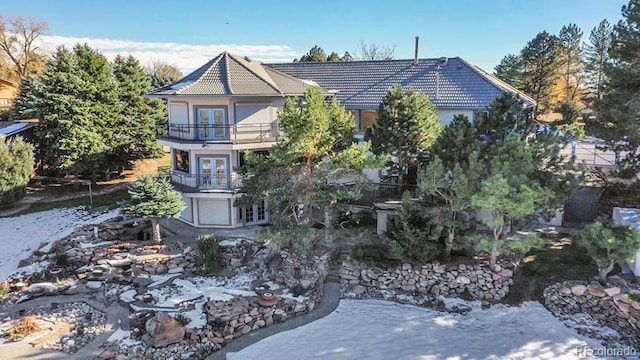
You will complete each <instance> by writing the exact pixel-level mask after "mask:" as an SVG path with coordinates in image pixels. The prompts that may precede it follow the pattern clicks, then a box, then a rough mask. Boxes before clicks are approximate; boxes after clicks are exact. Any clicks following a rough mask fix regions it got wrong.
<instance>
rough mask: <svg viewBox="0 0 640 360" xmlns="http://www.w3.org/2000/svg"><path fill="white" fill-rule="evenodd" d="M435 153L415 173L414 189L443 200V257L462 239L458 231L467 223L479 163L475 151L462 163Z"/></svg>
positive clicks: (458, 246)
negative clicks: (443, 158)
mask: <svg viewBox="0 0 640 360" xmlns="http://www.w3.org/2000/svg"><path fill="white" fill-rule="evenodd" d="M449 166H451V168H449V167H447V166H445V164H444V162H443V161H442V160H441V159H440V158H439V157H436V158H435V159H433V161H431V162H430V163H429V165H427V167H426V168H424V169H423V170H422V171H420V173H419V174H418V189H419V190H420V194H421V195H423V196H424V195H432V196H436V197H437V198H439V199H441V200H442V201H444V204H445V207H444V210H445V216H444V218H443V219H440V223H441V224H442V226H443V227H445V228H446V233H447V236H446V238H445V240H444V245H445V246H444V257H445V258H448V257H449V256H450V255H451V250H452V249H454V248H462V247H465V246H466V243H465V242H464V241H463V239H462V236H461V235H462V233H463V232H464V230H466V229H467V227H468V224H469V223H468V216H467V214H465V212H467V211H468V210H470V209H471V196H472V195H473V194H474V193H475V192H477V187H478V186H479V183H478V181H479V176H480V167H481V166H480V163H479V162H478V153H477V152H473V153H471V154H470V156H469V157H468V158H467V159H466V161H465V162H464V163H455V164H453V163H452V164H450V165H449Z"/></svg>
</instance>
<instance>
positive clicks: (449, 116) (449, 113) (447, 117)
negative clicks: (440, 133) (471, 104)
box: [438, 110, 474, 125]
mask: <svg viewBox="0 0 640 360" xmlns="http://www.w3.org/2000/svg"><path fill="white" fill-rule="evenodd" d="M473 112H474V111H473V110H438V116H439V117H440V121H441V122H442V125H448V124H449V123H450V122H451V121H452V120H453V117H454V116H456V115H466V116H467V117H468V118H469V121H473Z"/></svg>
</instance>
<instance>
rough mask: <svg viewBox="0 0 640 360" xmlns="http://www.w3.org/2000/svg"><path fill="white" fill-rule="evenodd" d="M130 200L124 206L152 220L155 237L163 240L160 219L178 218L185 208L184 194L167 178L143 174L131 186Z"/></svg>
mask: <svg viewBox="0 0 640 360" xmlns="http://www.w3.org/2000/svg"><path fill="white" fill-rule="evenodd" d="M129 196H130V200H129V203H128V204H127V206H126V207H125V208H124V211H125V213H127V214H128V215H130V216H135V217H143V218H148V219H150V220H151V227H152V229H153V239H154V240H155V241H157V242H160V241H162V235H161V234H160V219H170V218H177V217H179V216H180V213H182V211H183V210H184V209H185V205H184V202H183V201H182V195H180V194H179V193H178V192H176V191H174V190H173V185H171V183H170V182H169V180H167V179H162V178H154V177H151V176H143V177H141V178H140V179H138V180H136V181H134V182H133V183H131V185H130V186H129Z"/></svg>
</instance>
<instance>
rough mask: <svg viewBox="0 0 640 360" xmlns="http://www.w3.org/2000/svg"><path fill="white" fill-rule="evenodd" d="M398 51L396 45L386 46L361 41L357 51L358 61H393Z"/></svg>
mask: <svg viewBox="0 0 640 360" xmlns="http://www.w3.org/2000/svg"><path fill="white" fill-rule="evenodd" d="M395 51H396V45H395V44H394V45H393V46H386V45H384V44H378V43H371V44H367V43H366V42H364V41H363V40H361V41H360V44H359V45H358V48H357V49H356V59H358V60H391V59H393V54H394V53H395Z"/></svg>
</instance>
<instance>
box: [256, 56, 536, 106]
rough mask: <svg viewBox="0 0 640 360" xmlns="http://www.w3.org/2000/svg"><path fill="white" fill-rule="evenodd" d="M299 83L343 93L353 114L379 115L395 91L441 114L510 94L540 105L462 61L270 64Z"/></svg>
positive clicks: (344, 104) (445, 59)
mask: <svg viewBox="0 0 640 360" xmlns="http://www.w3.org/2000/svg"><path fill="white" fill-rule="evenodd" d="M266 65H267V66H270V67H272V68H273V69H276V70H279V71H282V72H284V73H287V74H289V75H291V76H294V77H296V78H298V79H304V80H312V81H314V82H316V83H318V84H319V85H320V86H322V87H323V88H324V89H326V90H327V91H333V90H337V95H336V96H337V98H338V100H340V103H341V104H342V105H343V106H345V107H346V108H349V109H377V108H378V105H379V104H380V102H381V101H382V99H383V98H384V96H385V95H386V94H387V91H388V90H389V88H391V87H393V86H396V85H401V86H404V87H409V86H411V87H413V88H414V89H416V90H418V91H420V92H422V93H424V94H425V95H427V96H428V97H429V99H431V101H432V102H433V103H434V105H435V106H436V107H437V108H438V109H441V110H443V109H477V110H480V109H484V108H486V107H487V106H489V105H491V103H492V102H493V100H495V99H496V98H497V97H500V96H501V95H502V92H504V91H507V92H511V93H515V94H518V95H519V96H520V98H521V99H522V100H523V101H524V103H525V106H527V107H530V106H533V105H534V104H535V101H534V100H533V99H531V98H530V97H528V96H526V95H524V94H522V93H520V92H518V91H517V90H516V89H514V88H513V87H511V86H509V85H507V84H506V83H504V82H502V81H500V80H499V79H497V78H496V77H494V76H493V75H491V74H489V73H487V72H486V71H484V70H482V69H480V68H479V67H477V66H475V65H472V64H470V63H468V62H466V61H464V60H462V59H460V58H458V57H455V58H440V59H420V60H419V61H418V63H417V64H416V63H415V62H414V60H377V61H345V62H299V63H279V64H266Z"/></svg>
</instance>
